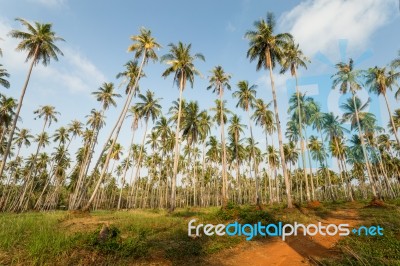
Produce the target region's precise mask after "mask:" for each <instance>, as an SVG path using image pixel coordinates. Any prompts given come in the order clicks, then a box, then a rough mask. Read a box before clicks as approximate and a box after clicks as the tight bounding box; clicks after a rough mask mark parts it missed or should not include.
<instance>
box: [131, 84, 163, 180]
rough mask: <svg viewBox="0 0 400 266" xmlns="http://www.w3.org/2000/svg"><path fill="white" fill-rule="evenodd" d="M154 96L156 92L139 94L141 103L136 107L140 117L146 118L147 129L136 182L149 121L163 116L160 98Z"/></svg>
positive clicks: (140, 152)
mask: <svg viewBox="0 0 400 266" xmlns="http://www.w3.org/2000/svg"><path fill="white" fill-rule="evenodd" d="M154 96H155V95H154V92H152V91H150V90H148V91H146V94H139V99H140V100H141V102H138V103H137V104H136V106H135V108H136V109H137V111H138V114H139V117H142V118H144V121H145V127H144V133H143V139H142V145H141V146H140V151H139V158H138V160H137V162H138V163H137V167H136V173H135V175H134V180H137V177H138V175H139V170H140V167H141V162H142V155H143V149H144V142H145V140H146V134H147V127H148V124H149V120H150V119H151V120H152V121H153V122H154V121H155V120H156V119H157V118H158V117H159V116H160V114H161V105H160V104H159V102H160V98H155V97H154Z"/></svg>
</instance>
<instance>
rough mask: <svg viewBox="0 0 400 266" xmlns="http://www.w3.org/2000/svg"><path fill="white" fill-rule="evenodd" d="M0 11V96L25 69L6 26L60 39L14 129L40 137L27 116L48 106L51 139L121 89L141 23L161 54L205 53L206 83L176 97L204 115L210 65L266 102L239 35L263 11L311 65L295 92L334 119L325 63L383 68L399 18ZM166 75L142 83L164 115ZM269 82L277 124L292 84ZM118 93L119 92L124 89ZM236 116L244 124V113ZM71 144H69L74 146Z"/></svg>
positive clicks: (381, 12)
mask: <svg viewBox="0 0 400 266" xmlns="http://www.w3.org/2000/svg"><path fill="white" fill-rule="evenodd" d="M0 5H1V10H0V37H1V38H2V39H3V41H0V47H1V48H2V49H3V54H4V55H3V58H0V63H2V64H3V65H4V66H5V67H6V68H7V69H8V71H9V72H10V74H11V78H10V82H11V88H10V89H9V90H5V89H3V88H0V90H1V91H0V92H1V93H5V94H7V95H10V96H13V97H15V98H17V97H18V96H19V94H20V90H21V87H22V84H23V81H24V78H25V75H26V72H27V69H28V64H25V63H24V59H25V54H23V53H17V52H15V51H14V49H15V47H16V44H17V41H16V40H12V39H10V38H9V37H8V36H7V33H8V32H9V31H10V30H11V29H14V28H20V25H19V24H18V23H17V22H16V21H14V18H16V17H22V18H25V19H27V20H29V21H39V22H51V23H53V25H54V30H55V31H56V32H57V33H58V35H59V36H62V37H63V38H64V39H65V40H66V42H65V43H59V47H60V48H61V49H62V50H63V52H64V54H65V56H64V57H60V60H59V62H54V61H53V62H51V65H50V66H49V67H47V68H44V67H41V66H38V67H37V68H35V69H34V71H33V75H32V78H31V82H30V84H29V88H28V92H27V95H26V98H25V102H24V103H25V104H24V107H23V110H22V113H21V114H22V118H23V125H20V126H21V127H27V128H31V129H32V131H33V133H35V134H36V133H38V132H39V131H40V129H41V126H42V121H39V120H34V119H33V118H34V115H33V111H34V110H35V109H37V108H38V107H39V106H40V105H47V104H51V105H54V106H55V107H56V109H57V110H58V111H59V112H61V117H60V121H59V122H58V123H57V124H54V125H52V126H51V127H50V128H49V129H48V130H49V133H50V134H52V133H53V132H54V130H55V129H56V128H57V127H59V126H62V125H66V124H68V123H69V122H70V121H71V120H72V119H79V120H81V121H85V116H86V115H87V114H89V112H90V110H91V109H92V108H100V106H99V104H98V103H97V102H96V101H95V99H94V97H93V96H91V94H90V93H91V92H92V91H94V90H96V89H97V88H98V87H100V85H101V84H102V82H105V81H107V82H114V83H115V84H116V85H117V86H118V85H119V84H120V81H118V80H116V79H115V75H116V74H117V73H118V72H120V71H122V70H123V64H124V63H126V62H127V61H128V60H129V59H131V58H132V54H130V53H127V52H126V50H127V47H128V46H129V45H130V43H131V41H130V39H129V37H130V36H131V35H134V34H137V33H138V31H139V28H140V27H142V26H144V27H146V28H149V29H151V30H152V32H153V35H154V37H156V38H157V40H158V42H159V43H160V44H161V45H162V46H163V48H162V49H160V50H159V51H158V55H159V56H161V55H163V54H165V53H167V52H168V47H167V45H168V43H171V42H174V43H176V42H178V41H182V42H184V43H192V50H193V52H201V53H203V54H204V56H205V57H206V62H198V63H197V67H198V69H199V70H200V71H201V72H202V74H203V76H204V78H203V79H201V78H197V79H196V81H195V85H194V88H193V89H190V88H187V89H186V91H185V92H184V97H185V98H186V99H187V100H197V101H199V103H200V106H201V108H202V109H208V108H210V107H211V106H212V105H213V104H214V103H213V100H214V99H215V98H216V95H213V94H212V92H211V91H207V90H206V87H207V85H208V81H207V77H208V76H209V71H210V70H211V69H212V68H213V67H214V66H216V65H221V66H222V67H223V68H224V69H225V71H226V72H228V73H230V74H231V75H232V80H231V84H232V89H233V90H235V89H236V84H237V82H238V81H239V80H243V79H246V80H249V82H250V83H251V84H258V92H257V96H258V97H260V98H262V99H264V100H265V101H267V102H268V101H270V100H271V91H270V86H269V77H268V76H267V73H266V72H265V71H260V72H256V71H255V64H254V63H250V62H249V61H248V59H247V58H246V51H247V48H248V42H247V40H245V39H244V38H243V36H244V33H245V32H246V31H247V30H249V29H251V28H252V23H253V21H254V20H256V19H259V18H261V17H265V15H266V13H267V11H272V12H274V13H275V15H276V18H277V32H279V31H288V32H291V33H292V34H293V35H294V37H295V39H296V41H297V42H299V43H300V46H301V48H302V49H303V51H304V52H305V54H306V55H307V56H308V57H309V58H310V60H311V61H312V62H311V64H309V67H308V70H306V71H305V70H301V71H300V76H301V85H302V86H301V89H302V90H303V91H307V94H308V95H310V96H313V97H315V99H316V100H317V101H318V102H320V104H321V106H322V108H323V110H324V111H333V112H335V113H337V114H340V110H339V108H338V105H339V102H341V101H343V100H344V99H345V98H346V97H343V96H340V95H339V94H338V93H337V92H334V91H331V89H330V83H329V79H328V78H329V76H331V75H332V74H333V73H334V68H333V67H332V65H331V64H335V63H337V62H339V61H340V60H341V59H342V58H344V59H346V60H347V58H348V57H353V58H354V59H357V58H359V57H360V56H362V55H365V60H363V61H361V62H359V61H360V60H359V61H357V60H356V62H359V64H358V66H359V67H360V68H367V67H370V66H374V65H385V64H387V63H388V62H389V61H390V60H392V59H393V58H394V56H395V55H397V51H398V50H399V49H400V47H399V39H400V37H399V36H400V35H399V30H398V29H399V26H400V23H399V22H400V19H399V14H400V11H399V7H398V1H396V0H354V1H345V0H337V1H329V0H307V1H293V0H287V1H272V0H269V1H256V0H240V1H211V0H203V1H190V2H189V1H183V0H179V1H161V0H160V1H121V0H120V1H104V0H101V1H77V0H16V1H5V0H0ZM340 40H342V41H340ZM339 44H341V48H340V45H339ZM317 54H322V55H324V56H325V58H327V59H328V60H329V61H330V62H331V64H328V63H326V62H322V61H321V60H318V58H317V57H316V55H317ZM319 58H321V57H319ZM165 68H166V66H165V65H163V64H161V63H155V64H153V63H150V64H149V65H148V66H147V67H146V69H145V72H146V75H147V78H146V79H143V80H142V81H141V84H140V86H141V90H142V92H145V91H146V90H147V89H151V90H153V91H155V92H156V93H157V96H158V97H160V98H163V100H162V105H163V108H164V113H165V112H166V111H167V109H168V107H169V106H170V104H171V102H172V101H173V100H175V99H176V98H177V97H178V90H177V88H176V87H174V86H173V84H172V79H171V78H167V79H164V78H162V77H161V73H162V72H163V70H164V69H165ZM276 83H277V86H278V98H279V99H278V104H279V106H280V115H281V121H282V125H285V124H286V121H287V98H288V91H289V94H290V93H292V92H293V90H292V89H291V88H290V84H292V81H291V80H290V77H289V76H287V75H285V76H283V75H277V76H276ZM120 92H121V94H123V89H122V88H121V89H120ZM225 95H226V97H225V99H227V100H228V106H229V108H231V109H233V108H234V106H235V104H236V99H232V97H231V92H229V91H227V92H226V93H225ZM360 95H361V96H362V98H363V99H366V98H368V93H367V92H365V91H364V92H362V93H361V94H360ZM371 97H373V96H371ZM390 98H391V105H392V108H393V109H394V108H398V107H399V102H397V101H395V100H394V99H393V97H390ZM121 108H122V100H120V101H119V105H118V107H117V108H111V109H110V110H109V111H108V112H107V114H106V115H107V127H105V128H104V129H103V130H102V133H101V135H100V139H99V143H100V144H101V145H102V140H103V139H104V138H105V137H106V136H107V135H108V134H109V131H110V127H111V126H112V125H113V124H114V121H115V119H116V117H117V115H118V114H119V112H120V109H121ZM370 111H371V112H373V113H375V114H376V115H377V116H378V118H379V119H380V120H381V121H382V123H383V124H384V125H386V123H387V122H386V121H387V115H386V109H385V106H384V102H383V101H382V100H379V99H377V98H376V97H373V103H372V105H371V109H370ZM238 113H239V114H240V115H241V117H242V118H243V122H244V123H247V121H246V116H245V114H244V113H242V112H240V111H239V112H238ZM129 124H130V122H128V121H127V123H126V128H125V129H124V131H123V133H122V134H121V137H120V142H121V143H122V144H123V145H127V144H128V143H129V136H130V130H129ZM141 134H142V132H141V130H139V133H138V134H137V135H136V136H137V137H136V142H139V141H140V139H141ZM255 135H256V138H257V139H258V141H259V143H260V145H264V144H265V141H264V136H263V135H262V132H261V130H256V133H255ZM79 145H80V143H78V142H75V143H74V144H73V145H72V148H76V147H78V146H79ZM26 152H32V151H31V150H29V151H26ZM72 152H74V151H72Z"/></svg>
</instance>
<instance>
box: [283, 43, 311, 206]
mask: <svg viewBox="0 0 400 266" xmlns="http://www.w3.org/2000/svg"><path fill="white" fill-rule="evenodd" d="M306 62H309V61H308V59H307V58H306V57H305V56H304V55H303V51H301V50H300V48H299V45H298V44H295V42H294V40H290V41H289V42H288V43H287V44H286V45H285V49H284V57H283V62H282V69H281V74H284V73H286V72H287V71H288V70H290V74H291V75H292V77H294V78H295V80H296V97H297V112H296V113H297V116H298V122H299V128H300V130H299V138H300V149H301V157H302V162H303V174H304V180H305V181H306V196H307V201H310V191H309V188H308V180H307V173H306V159H305V145H304V138H303V133H302V131H303V114H302V113H303V112H302V111H301V107H300V103H301V100H300V91H299V83H298V77H297V69H298V68H299V67H304V68H305V69H307V65H306ZM304 130H305V129H304ZM310 171H311V166H310Z"/></svg>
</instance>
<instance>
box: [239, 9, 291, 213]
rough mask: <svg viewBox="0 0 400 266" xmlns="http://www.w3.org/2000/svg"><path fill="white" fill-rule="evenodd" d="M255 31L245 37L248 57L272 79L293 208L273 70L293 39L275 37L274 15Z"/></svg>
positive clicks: (285, 35)
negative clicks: (247, 43)
mask: <svg viewBox="0 0 400 266" xmlns="http://www.w3.org/2000/svg"><path fill="white" fill-rule="evenodd" d="M254 26H255V28H256V29H255V30H250V31H248V32H246V35H245V37H246V38H247V39H249V46H250V47H249V50H248V51H247V57H248V58H250V62H252V61H254V60H257V67H256V69H257V71H258V70H260V69H261V68H265V69H269V75H270V79H271V88H272V98H273V102H274V112H275V122H276V126H277V129H278V140H279V151H280V159H281V164H282V171H283V176H284V179H285V186H286V196H287V206H288V208H292V207H293V204H292V197H291V194H290V187H289V186H290V182H289V175H288V173H287V169H286V163H285V154H284V150H283V141H282V129H281V125H280V120H279V110H278V103H277V99H276V90H275V81H274V75H273V71H272V70H273V68H274V67H275V65H276V63H277V62H280V61H281V59H282V57H283V51H282V50H283V49H284V47H285V45H287V43H288V42H289V41H290V40H291V39H292V36H291V35H290V34H289V33H279V34H275V35H274V29H275V18H274V15H273V14H272V13H268V14H267V19H266V20H264V19H260V20H258V21H255V22H254Z"/></svg>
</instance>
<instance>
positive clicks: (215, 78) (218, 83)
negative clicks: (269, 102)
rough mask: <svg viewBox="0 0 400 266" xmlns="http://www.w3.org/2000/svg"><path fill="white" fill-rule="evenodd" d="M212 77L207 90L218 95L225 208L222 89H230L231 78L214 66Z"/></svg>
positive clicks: (226, 193)
mask: <svg viewBox="0 0 400 266" xmlns="http://www.w3.org/2000/svg"><path fill="white" fill-rule="evenodd" d="M211 73H212V76H211V77H210V79H209V82H210V85H209V86H208V87H207V90H209V89H211V88H213V92H214V93H217V94H218V95H219V103H220V104H219V105H220V106H219V108H220V110H219V113H220V114H219V115H220V119H219V124H220V126H221V143H222V206H223V207H226V205H227V203H228V191H227V189H228V188H227V183H228V181H227V180H228V179H227V174H226V145H225V129H224V124H225V120H224V112H223V105H224V104H223V101H222V97H223V95H224V89H225V88H226V89H228V90H230V89H231V85H229V80H230V79H231V76H230V75H229V74H227V73H225V71H224V69H223V68H222V67H221V66H216V67H214V68H213V69H212V70H211Z"/></svg>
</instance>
